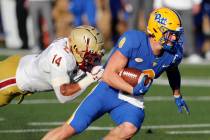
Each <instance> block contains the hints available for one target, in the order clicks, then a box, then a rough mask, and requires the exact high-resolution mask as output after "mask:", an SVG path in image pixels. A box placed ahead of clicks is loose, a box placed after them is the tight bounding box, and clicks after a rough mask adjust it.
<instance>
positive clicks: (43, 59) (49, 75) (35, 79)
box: [16, 38, 79, 102]
mask: <svg viewBox="0 0 210 140" xmlns="http://www.w3.org/2000/svg"><path fill="white" fill-rule="evenodd" d="M67 44H68V39H67V38H63V39H59V40H55V41H54V42H53V43H51V44H50V46H49V47H48V48H46V49H45V50H44V51H43V52H42V53H40V54H35V55H26V56H24V57H22V58H21V60H20V63H19V65H18V68H17V72H16V81H17V85H18V87H19V88H20V89H21V90H23V91H29V92H37V91H48V90H54V91H55V93H56V96H57V98H58V100H59V101H60V102H66V101H68V100H72V97H69V96H63V95H62V94H61V93H60V86H61V85H62V84H65V83H70V75H71V74H72V72H73V71H74V70H75V69H76V60H75V58H74V56H73V54H72V53H71V51H70V49H69V48H68V47H67ZM78 95H79V93H78V94H76V95H75V97H76V96H78Z"/></svg>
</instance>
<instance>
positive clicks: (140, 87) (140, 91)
mask: <svg viewBox="0 0 210 140" xmlns="http://www.w3.org/2000/svg"><path fill="white" fill-rule="evenodd" d="M147 78H148V76H147V75H144V76H143V78H142V79H141V81H140V82H139V83H138V84H137V85H136V86H135V87H134V88H133V95H134V96H140V95H144V94H145V93H146V92H147V91H148V90H149V88H150V86H151V84H152V80H151V81H150V82H149V83H148V84H146V85H145V81H146V79H147Z"/></svg>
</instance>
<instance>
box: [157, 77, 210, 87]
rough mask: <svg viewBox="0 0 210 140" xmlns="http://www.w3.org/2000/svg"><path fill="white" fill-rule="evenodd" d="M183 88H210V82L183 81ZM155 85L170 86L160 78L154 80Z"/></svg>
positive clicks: (199, 80)
mask: <svg viewBox="0 0 210 140" xmlns="http://www.w3.org/2000/svg"><path fill="white" fill-rule="evenodd" d="M181 83H182V86H192V87H210V80H208V79H186V78H183V79H182V82H181ZM153 84H154V85H169V84H168V80H167V79H163V78H159V79H156V80H154V83H153Z"/></svg>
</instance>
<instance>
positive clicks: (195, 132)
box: [166, 130, 210, 135]
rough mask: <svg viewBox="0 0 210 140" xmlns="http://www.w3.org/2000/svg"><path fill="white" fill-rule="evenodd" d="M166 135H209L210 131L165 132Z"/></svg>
mask: <svg viewBox="0 0 210 140" xmlns="http://www.w3.org/2000/svg"><path fill="white" fill-rule="evenodd" d="M166 134H170V135H182V134H190V135H192V134H193V135H195V134H210V130H195V131H166Z"/></svg>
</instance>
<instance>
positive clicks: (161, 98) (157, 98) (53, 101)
mask: <svg viewBox="0 0 210 140" xmlns="http://www.w3.org/2000/svg"><path fill="white" fill-rule="evenodd" d="M184 98H185V100H186V101H210V96H184ZM173 100H174V99H173V97H172V96H152V97H144V101H146V102H150V101H173ZM80 102H81V100H77V99H76V100H73V101H71V103H80ZM11 104H17V103H16V102H12V103H11ZM21 104H26V105H28V104H60V103H59V102H58V100H57V99H31V100H27V99H26V100H23V102H22V103H21Z"/></svg>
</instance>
